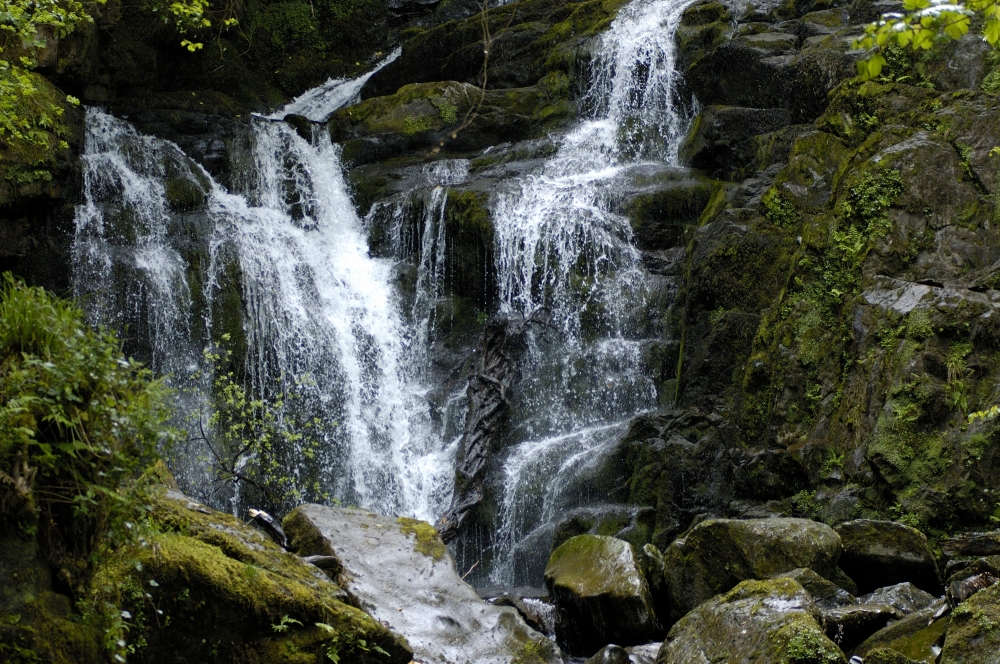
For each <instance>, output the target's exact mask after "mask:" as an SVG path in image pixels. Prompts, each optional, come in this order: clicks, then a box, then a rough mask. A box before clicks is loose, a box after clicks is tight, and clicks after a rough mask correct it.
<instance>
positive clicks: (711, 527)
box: [661, 518, 846, 621]
mask: <svg viewBox="0 0 1000 664" xmlns="http://www.w3.org/2000/svg"><path fill="white" fill-rule="evenodd" d="M663 555H664V560H665V566H666V577H667V585H668V587H669V589H670V606H671V611H670V615H669V616H668V618H669V619H670V620H671V621H676V620H678V619H680V618H681V616H683V615H684V614H686V613H687V612H688V611H690V610H691V609H693V608H695V607H696V606H698V605H699V604H701V603H702V602H704V601H706V600H708V599H709V598H711V597H713V596H715V595H718V594H719V593H723V592H726V591H727V590H729V589H730V588H732V587H733V586H735V585H736V584H737V583H739V582H740V581H744V580H746V579H767V578H769V577H772V576H774V575H776V574H780V573H781V572H788V571H791V570H794V569H796V568H799V567H806V568H809V569H811V570H813V571H815V572H816V573H817V574H819V575H821V576H823V577H825V578H827V579H830V580H834V581H837V580H839V579H841V577H842V574H841V573H840V571H839V569H838V568H837V559H838V558H839V557H840V537H838V536H837V533H836V532H834V530H833V529H832V528H830V527H829V526H827V525H825V524H822V523H817V522H815V521H810V520H808V519H787V518H777V519H750V520H736V519H709V520H708V521H703V522H702V523H699V524H698V525H697V526H695V527H694V528H692V529H691V531H690V532H689V533H688V534H687V536H685V537H684V538H683V539H678V540H676V541H675V542H674V543H673V544H671V545H670V546H669V547H667V550H666V551H664V554H663ZM845 583H846V582H845ZM661 618H663V617H662V616H661Z"/></svg>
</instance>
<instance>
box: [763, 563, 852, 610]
mask: <svg viewBox="0 0 1000 664" xmlns="http://www.w3.org/2000/svg"><path fill="white" fill-rule="evenodd" d="M777 577H784V578H786V579H793V580H795V581H797V582H798V583H799V585H801V586H802V587H803V588H805V589H806V592H807V593H809V596H810V597H812V599H813V602H814V603H815V604H816V608H818V609H819V610H820V611H829V610H831V609H839V608H842V607H845V606H854V605H855V604H857V603H858V600H857V598H855V597H854V595H852V594H851V593H849V592H847V591H846V590H844V589H843V588H841V587H840V586H838V585H836V584H835V583H833V582H831V581H827V580H826V579H824V578H823V577H821V576H820V575H819V574H817V573H816V572H814V571H812V570H811V569H803V568H798V569H793V570H792V571H790V572H782V573H780V574H777V575H776V576H775V578H777Z"/></svg>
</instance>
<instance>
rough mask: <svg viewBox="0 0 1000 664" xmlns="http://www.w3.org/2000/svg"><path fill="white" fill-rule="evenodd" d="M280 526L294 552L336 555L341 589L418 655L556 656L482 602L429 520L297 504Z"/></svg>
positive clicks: (505, 610) (434, 659) (427, 658)
mask: <svg viewBox="0 0 1000 664" xmlns="http://www.w3.org/2000/svg"><path fill="white" fill-rule="evenodd" d="M283 526H284V528H285V532H286V533H288V535H289V537H290V538H291V541H292V547H293V548H294V549H295V550H297V551H298V552H299V553H300V554H322V555H329V556H336V557H337V558H339V559H340V562H341V564H342V565H343V569H344V571H343V573H342V574H341V579H342V580H343V583H344V589H345V590H346V591H347V592H348V593H349V594H350V595H351V597H352V598H353V599H354V601H355V602H357V604H358V605H359V606H361V607H362V608H363V609H364V610H365V611H367V612H368V613H369V614H371V615H372V616H373V617H374V618H375V619H376V620H378V621H380V622H381V623H382V624H384V625H387V626H389V627H390V628H391V629H393V630H395V631H397V632H399V633H400V634H402V635H403V636H405V637H406V638H407V640H408V641H409V643H410V645H411V646H412V647H413V651H414V658H415V659H417V660H419V661H422V662H427V663H428V664H444V663H445V662H455V661H475V662H491V663H495V664H501V663H508V662H515V661H516V662H533V663H537V664H541V663H543V662H547V663H555V662H561V661H562V659H561V656H560V653H559V649H558V648H556V647H555V645H554V644H553V643H552V642H551V641H549V640H548V639H546V638H545V637H544V636H542V635H541V634H539V633H538V632H536V631H534V630H532V629H530V628H529V627H528V626H527V625H526V624H525V623H524V621H523V620H522V619H521V617H520V616H519V615H518V613H517V611H515V610H514V609H512V608H509V607H500V606H493V605H490V604H487V603H486V602H485V601H483V600H482V599H480V598H479V596H478V595H477V594H476V591H475V590H473V589H472V587H471V586H469V585H468V584H466V583H465V582H464V581H462V579H461V578H460V577H459V575H458V572H457V571H456V570H455V562H454V560H453V559H452V557H451V554H450V553H449V552H448V549H447V548H446V547H445V545H444V543H443V542H442V541H441V538H440V537H439V536H438V533H437V531H436V530H434V527H433V526H431V525H430V524H428V523H425V522H423V521H416V520H413V519H406V518H399V519H396V518H392V517H386V516H381V515H378V514H374V513H372V512H368V511H367V510H361V509H353V508H350V509H344V508H337V507H326V506H322V505H301V506H299V507H297V508H296V509H295V510H294V511H293V512H292V513H291V514H289V515H288V516H287V517H285V520H284V522H283Z"/></svg>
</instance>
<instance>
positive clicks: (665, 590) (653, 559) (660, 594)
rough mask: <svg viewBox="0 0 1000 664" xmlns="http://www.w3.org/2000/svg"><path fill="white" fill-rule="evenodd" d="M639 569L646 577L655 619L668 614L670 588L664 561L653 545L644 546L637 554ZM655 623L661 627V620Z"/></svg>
mask: <svg viewBox="0 0 1000 664" xmlns="http://www.w3.org/2000/svg"><path fill="white" fill-rule="evenodd" d="M638 555H639V568H640V569H641V570H642V575H643V576H644V577H646V584H647V585H648V586H649V594H650V595H651V596H652V598H653V608H654V610H655V611H656V615H657V617H660V616H667V615H669V614H670V601H669V599H670V588H669V587H668V586H667V574H666V573H667V570H666V561H665V560H664V559H663V554H662V553H661V552H660V550H659V549H657V548H656V545H655V544H646V545H644V546H643V547H642V550H641V551H639V552H638ZM657 623H658V624H659V625H660V626H662V620H658V621H657Z"/></svg>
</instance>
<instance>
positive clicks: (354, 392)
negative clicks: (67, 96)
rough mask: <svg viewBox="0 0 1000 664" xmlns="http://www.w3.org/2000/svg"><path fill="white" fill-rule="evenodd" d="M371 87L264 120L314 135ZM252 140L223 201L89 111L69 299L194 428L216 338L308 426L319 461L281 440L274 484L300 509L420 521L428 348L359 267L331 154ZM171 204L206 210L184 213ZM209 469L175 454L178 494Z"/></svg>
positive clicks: (351, 216)
mask: <svg viewBox="0 0 1000 664" xmlns="http://www.w3.org/2000/svg"><path fill="white" fill-rule="evenodd" d="M369 75H370V74H369ZM366 78H367V76H365V77H363V78H362V79H355V80H352V81H339V82H338V81H333V82H331V83H329V84H327V85H326V86H324V88H322V89H320V90H318V91H314V92H315V94H313V93H307V94H306V95H304V96H303V97H301V98H300V99H298V100H296V101H295V102H293V103H292V104H290V105H289V107H287V108H286V109H283V110H282V111H279V113H277V114H276V115H279V116H283V114H284V113H285V112H287V111H295V112H298V113H306V114H308V115H309V116H311V117H312V118H325V117H327V116H329V115H330V113H332V112H333V111H334V110H336V108H338V107H339V106H341V105H343V104H345V103H349V102H351V101H352V100H355V99H356V98H357V91H358V90H359V89H360V87H361V85H362V84H363V82H364V79H366ZM251 129H252V141H251V143H252V148H251V152H250V154H249V155H248V161H249V163H250V168H249V169H247V173H245V174H244V179H246V180H247V181H248V185H247V186H246V190H245V191H238V192H230V191H226V190H225V189H224V188H223V187H221V186H220V185H219V184H218V183H217V182H215V181H214V180H213V179H212V178H211V176H210V175H209V174H208V173H207V172H206V171H205V170H204V169H202V168H201V167H200V166H198V165H197V164H196V163H195V162H193V161H192V160H191V159H189V158H188V157H187V156H186V155H184V153H183V152H182V151H181V150H180V149H179V148H178V147H177V146H176V145H174V144H172V143H170V142H168V141H164V140H160V139H157V138H153V137H150V136H144V135H142V134H140V133H139V132H138V131H136V129H135V128H134V127H132V126H131V125H130V124H129V123H127V122H125V121H123V120H120V119H117V118H115V117H112V116H111V115H108V114H106V113H103V112H101V111H99V110H96V109H90V110H88V113H87V134H86V145H85V156H84V163H85V190H84V193H85V203H84V204H83V205H81V206H80V208H79V210H78V213H77V222H76V226H77V229H76V240H75V244H74V282H75V285H76V291H77V295H78V297H80V299H81V300H82V301H84V302H85V303H86V304H87V308H88V311H89V313H90V316H91V318H92V319H93V321H94V322H95V323H98V324H103V325H106V326H108V327H111V328H114V329H117V330H120V331H124V332H125V334H126V336H128V337H130V338H132V339H133V342H134V343H133V344H132V346H133V347H140V348H142V347H145V348H146V349H147V352H148V356H149V360H150V361H151V362H152V365H153V367H154V369H156V371H157V372H158V373H161V374H167V375H169V376H170V382H171V384H172V385H173V386H174V387H176V388H177V389H178V390H180V395H179V396H180V399H181V401H182V410H187V411H188V416H189V417H191V416H192V415H193V416H194V418H195V419H196V420H198V421H200V422H201V423H202V424H203V425H204V423H205V421H206V420H207V418H208V413H209V412H210V411H211V408H210V407H209V397H208V396H207V395H208V393H209V389H208V388H209V387H210V384H209V383H210V381H211V380H212V377H213V375H214V373H215V368H216V367H215V366H214V363H213V362H211V361H209V360H206V358H205V357H204V356H203V349H206V348H214V347H215V344H219V345H221V346H226V345H227V343H226V341H227V340H226V339H223V340H222V341H221V342H220V337H221V334H220V331H221V330H225V331H226V333H228V334H229V338H228V342H229V343H228V345H229V346H230V347H235V348H237V350H242V351H243V352H242V355H243V357H242V358H240V359H241V363H242V367H241V368H242V370H243V372H245V375H246V380H247V382H248V383H249V385H250V386H251V391H252V393H253V394H255V395H259V396H260V397H262V398H263V399H266V400H269V402H270V403H272V404H274V405H275V408H276V409H277V412H278V416H279V419H280V420H281V421H280V422H279V426H280V427H282V428H285V429H299V430H301V429H302V428H303V427H306V426H307V427H308V431H309V433H308V436H307V438H309V439H311V441H312V442H313V443H314V444H313V445H310V446H306V445H304V444H303V443H302V442H299V441H287V442H286V447H287V446H288V445H291V446H292V447H293V449H292V450H286V452H285V456H286V458H288V459H290V460H291V466H290V467H288V468H283V469H281V470H282V471H284V472H288V473H291V475H292V479H293V481H294V483H295V484H296V485H297V486H298V487H299V488H300V490H301V494H300V495H297V496H295V497H296V498H297V499H301V500H321V499H327V500H329V499H331V498H335V499H337V500H340V501H341V502H343V503H346V504H355V505H363V506H365V507H369V508H371V509H374V510H378V511H380V512H383V513H386V514H408V515H413V516H418V517H421V518H426V519H433V518H434V517H435V516H436V514H437V513H439V512H440V511H441V509H442V505H444V504H446V503H447V501H448V499H449V497H450V491H451V487H450V481H451V470H450V466H451V459H452V458H453V457H454V450H453V448H451V447H449V444H448V443H447V442H445V441H442V439H441V437H440V436H439V435H438V434H437V432H436V431H435V429H434V425H433V423H432V422H431V419H430V416H429V412H428V406H427V402H426V400H425V399H424V398H423V393H424V392H425V391H426V390H427V389H428V388H427V386H426V385H423V384H421V382H420V376H421V375H422V372H421V367H420V366H419V362H414V361H413V360H414V359H417V360H419V358H420V357H421V353H420V352H419V349H418V348H417V347H418V346H419V345H420V344H421V343H422V341H423V338H422V336H421V335H419V334H414V331H413V330H412V329H410V328H409V326H407V325H405V324H404V321H403V317H402V316H401V315H400V312H399V307H398V302H397V301H396V297H395V295H394V291H393V287H392V284H391V269H392V266H391V264H390V262H389V261H387V260H379V259H373V258H372V257H370V256H369V253H368V245H367V237H366V235H365V234H364V231H363V225H362V221H361V219H360V218H359V217H358V214H357V212H356V210H355V208H354V206H353V203H352V202H351V198H350V196H349V192H348V189H347V186H346V183H345V181H344V177H343V167H342V165H341V161H340V148H339V147H338V146H336V145H333V144H332V143H331V142H330V140H329V136H328V134H326V132H322V131H316V132H314V134H315V135H314V136H313V139H312V141H307V140H305V139H303V138H302V137H300V136H299V135H298V134H297V133H296V132H295V131H294V130H293V129H292V128H291V127H289V126H287V125H286V124H284V123H282V122H280V121H273V119H269V118H261V119H256V120H254V121H253V123H252V127H251ZM178 189H180V190H182V191H185V190H190V191H191V192H194V193H193V194H192V195H194V197H195V198H197V197H198V195H199V194H200V195H201V196H202V197H203V198H204V204H203V205H202V206H200V207H199V209H197V210H195V211H184V210H179V209H178V205H177V203H176V198H177V196H176V190H178ZM432 278H433V275H429V276H428V277H427V279H432ZM234 337H238V340H237V339H234ZM414 351H416V352H414ZM196 424H197V423H196ZM196 424H190V423H188V424H187V425H186V428H187V430H188V432H189V433H190V432H191V431H192V430H193V429H195V428H196ZM182 425H183V424H182ZM296 446H300V447H296ZM209 452H210V451H209V450H207V449H206V448H204V447H202V448H199V449H196V453H194V454H193V453H192V451H191V450H190V449H189V448H185V451H184V453H183V454H180V455H178V459H177V462H178V463H179V464H181V465H182V466H186V467H184V468H182V469H181V473H180V474H181V475H182V479H184V480H186V485H187V487H188V488H189V489H191V490H197V489H198V488H199V487H203V486H204V485H205V484H206V483H207V482H208V481H209V480H210V479H211V478H210V477H209V476H207V475H206V473H208V471H207V470H206V469H205V468H206V464H205V462H206V461H208V462H209V463H210V462H211V461H212V459H211V458H205V457H209ZM197 456H200V457H202V458H200V459H194V458H193V457H197ZM185 460H187V461H189V463H187V464H185ZM175 465H176V464H175ZM227 495H228V497H229V498H230V499H232V500H233V501H234V508H235V507H237V504H236V503H238V500H236V499H237V498H238V496H234V495H232V494H227Z"/></svg>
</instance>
